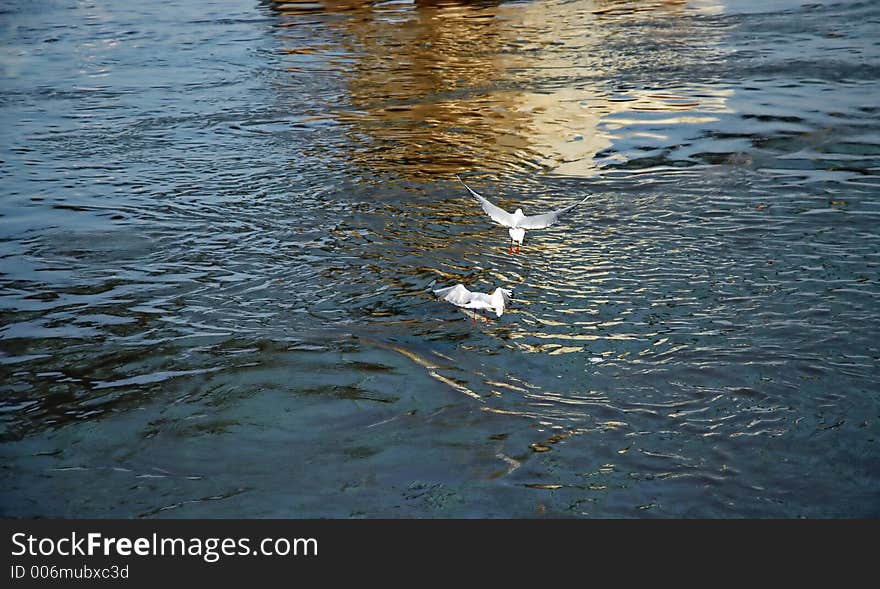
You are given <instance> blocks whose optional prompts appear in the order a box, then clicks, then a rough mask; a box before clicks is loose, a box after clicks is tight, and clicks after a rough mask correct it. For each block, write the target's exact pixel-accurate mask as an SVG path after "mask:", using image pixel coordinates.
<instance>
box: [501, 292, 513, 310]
mask: <svg viewBox="0 0 880 589" xmlns="http://www.w3.org/2000/svg"><path fill="white" fill-rule="evenodd" d="M501 296H502V297H503V298H504V306H505V307H506V306H507V305H509V304H510V297H511V296H513V292H512V291H510V290H508V289H506V288H502V289H501Z"/></svg>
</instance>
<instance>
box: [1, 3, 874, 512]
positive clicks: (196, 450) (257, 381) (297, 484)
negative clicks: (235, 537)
mask: <svg viewBox="0 0 880 589" xmlns="http://www.w3.org/2000/svg"><path fill="white" fill-rule="evenodd" d="M878 30H880V6H878V5H877V4H876V3H874V2H836V3H810V4H802V3H801V2H794V1H788V0H781V1H777V2H714V1H712V0H705V1H695V2H684V1H682V2H612V1H598V0H597V1H587V0H570V1H551V2H537V1H529V2H473V3H463V2H452V1H449V2H415V3H413V2H384V3H378V2H377V3H372V4H370V3H365V2H355V1H326V2H310V3H305V2H287V3H280V2H269V1H263V2H256V1H241V2H226V1H224V2H219V1H218V2H184V3H176V2H175V3H172V2H148V3H140V4H137V5H132V4H131V3H129V2H113V1H111V2H73V1H70V2H64V1H57V2H46V3H40V4H39V5H35V4H34V3H32V2H23V1H17V0H15V1H12V2H7V3H5V4H4V5H3V8H2V9H0V40H2V44H0V160H2V161H0V199H2V200H0V257H2V261H0V317H2V327H0V376H2V381H0V382H2V388H0V416H2V421H0V453H2V454H0V456H2V464H3V468H2V469H0V514H2V515H3V516H7V517H9V516H13V517H17V516H67V517H111V516H112V517H232V516H241V517H266V516H274V517H328V516H329V517H877V516H878V515H880V390H878V389H880V386H878V382H880V379H878V377H880V371H878V359H880V340H878V335H880V284H878V278H880V274H878V267H880V225H878V223H880V119H878V109H880V105H878V99H877V97H878V96H880V66H878V64H880V59H878V58H880V40H878V36H877V31H878ZM456 174H459V175H461V176H463V177H464V178H465V179H466V180H467V181H468V183H469V184H470V185H471V186H472V187H474V188H475V189H477V190H478V191H480V192H482V193H483V194H485V195H486V196H487V197H489V198H491V199H492V200H494V201H495V202H497V203H499V204H500V205H502V206H505V207H507V208H508V210H512V209H513V208H516V207H517V206H520V207H522V208H523V209H524V210H525V212H526V213H527V214H529V213H537V212H543V211H544V210H548V209H550V208H556V207H559V206H563V205H566V204H569V203H572V202H575V200H579V199H581V198H583V197H584V196H587V195H590V198H589V199H588V200H587V202H586V203H584V204H583V205H581V206H580V207H579V208H577V209H576V210H575V211H573V212H572V213H571V214H570V215H568V216H567V217H566V218H565V219H564V221H563V222H561V223H559V224H557V225H555V226H553V227H552V228H550V229H547V230H543V231H530V232H529V233H528V235H527V237H526V243H525V244H524V248H523V250H522V252H521V254H520V255H516V256H510V255H508V254H507V233H506V231H505V230H504V229H502V228H501V227H499V226H497V225H493V224H492V223H491V222H490V221H489V220H488V218H487V217H485V216H484V215H483V214H482V212H481V211H480V209H479V207H478V206H477V204H476V203H475V202H474V201H473V200H471V199H469V198H468V196H467V194H466V192H465V191H464V190H463V187H462V186H461V185H460V184H459V183H458V182H457V180H456V179H455V175H456ZM456 282H462V283H464V284H466V285H467V286H469V287H470V288H472V289H475V290H482V291H486V292H488V291H489V290H491V289H492V288H494V287H495V286H503V287H505V288H511V289H513V291H514V300H513V306H512V308H511V309H509V310H508V312H506V313H505V314H504V315H503V316H502V317H501V318H495V317H494V315H493V316H492V320H491V321H489V322H488V323H483V322H480V323H477V324H475V323H473V321H472V319H471V318H470V317H469V316H468V315H465V314H464V313H462V312H461V311H459V310H458V309H456V308H455V307H452V306H450V305H447V304H444V303H442V302H440V301H438V300H436V299H435V298H434V297H433V295H432V294H431V289H432V288H440V287H442V286H451V285H453V284H455V283H456Z"/></svg>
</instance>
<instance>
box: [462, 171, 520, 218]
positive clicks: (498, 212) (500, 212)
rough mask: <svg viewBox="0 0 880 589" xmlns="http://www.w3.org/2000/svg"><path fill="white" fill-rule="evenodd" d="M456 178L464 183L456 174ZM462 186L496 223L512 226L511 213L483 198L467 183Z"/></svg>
mask: <svg viewBox="0 0 880 589" xmlns="http://www.w3.org/2000/svg"><path fill="white" fill-rule="evenodd" d="M456 178H458V181H459V182H461V183H462V184H464V180H462V179H461V178H459V177H458V176H456ZM464 187H465V188H467V189H468V192H470V193H471V196H473V197H474V198H475V199H477V200H478V201H479V203H480V206H481V207H483V210H484V211H486V214H487V215H489V217H491V218H492V220H493V221H495V222H496V223H499V224H501V225H504V226H505V227H513V223H514V221H513V215H511V214H510V213H508V212H507V211H505V210H504V209H502V208H501V207H497V206H495V205H493V204H492V203H491V202H489V201H488V200H486V199H485V198H483V197H482V196H481V195H479V194H477V193H476V192H474V191H473V190H472V189H471V187H470V186H468V185H467V184H464Z"/></svg>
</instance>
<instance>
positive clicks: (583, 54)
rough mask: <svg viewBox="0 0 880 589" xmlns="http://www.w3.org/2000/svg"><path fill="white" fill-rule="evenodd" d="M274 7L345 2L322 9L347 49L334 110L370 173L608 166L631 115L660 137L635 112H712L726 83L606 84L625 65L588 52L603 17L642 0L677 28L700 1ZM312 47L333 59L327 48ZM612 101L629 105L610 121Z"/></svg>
mask: <svg viewBox="0 0 880 589" xmlns="http://www.w3.org/2000/svg"><path fill="white" fill-rule="evenodd" d="M274 7H275V8H276V10H277V11H279V12H280V13H281V14H283V15H285V16H286V17H287V19H286V20H285V21H284V24H285V25H287V26H291V27H295V26H296V23H297V22H298V21H297V19H299V18H306V17H305V16H303V15H304V14H313V13H314V12H316V11H325V12H331V13H332V12H342V14H341V15H339V14H335V15H332V16H333V18H332V19H330V18H329V16H328V24H327V26H328V27H332V28H333V30H334V32H336V33H337V34H338V37H337V38H338V39H339V41H338V47H336V51H337V52H339V53H342V54H344V55H345V59H340V60H337V61H335V62H334V65H335V67H336V68H337V69H338V71H337V73H338V75H339V76H340V77H341V78H342V80H343V84H344V88H345V93H346V96H345V98H344V100H343V101H341V102H343V103H342V104H339V105H338V107H337V108H336V109H335V112H334V113H333V117H334V118H335V120H337V121H338V122H341V123H344V125H345V126H346V129H347V130H348V132H347V141H348V144H349V145H348V150H349V152H350V153H349V155H350V160H351V161H352V162H354V163H356V164H358V165H359V166H361V167H363V168H364V169H365V170H369V171H374V172H391V173H394V174H396V175H399V176H403V177H408V178H417V177H426V176H427V177H436V176H451V175H452V174H455V173H461V172H467V171H473V170H491V171H494V172H495V173H496V174H499V175H501V176H508V177H510V176H512V177H520V178H522V177H524V176H529V175H533V174H534V173H535V172H536V171H539V172H544V173H553V174H559V175H566V176H579V177H593V176H596V175H597V174H599V173H600V172H601V171H602V168H603V166H605V165H607V163H608V160H603V159H597V158H596V156H597V154H600V152H602V151H603V150H605V149H607V148H608V147H610V146H611V145H612V143H613V135H612V133H613V132H614V131H616V130H617V129H620V128H621V127H632V128H631V129H627V130H626V133H628V135H627V136H628V137H630V138H633V137H635V138H637V137H639V136H640V134H644V135H642V136H644V137H646V138H649V139H650V136H651V135H652V134H653V135H655V136H656V135H658V134H657V132H656V131H651V132H647V131H643V130H640V129H639V125H640V122H641V121H643V120H644V119H643V118H642V117H643V115H640V114H639V113H649V112H657V111H660V112H666V113H669V115H670V116H669V117H668V118H666V119H665V120H662V121H660V122H659V124H661V125H662V124H664V123H668V124H669V125H675V124H680V123H684V124H688V123H699V122H705V121H707V120H712V114H711V113H713V112H720V111H724V110H725V106H724V102H725V96H724V95H723V93H719V92H718V91H715V90H709V89H707V88H702V87H701V88H695V89H690V90H683V91H676V92H670V91H662V90H659V89H651V90H647V89H638V88H628V89H627V90H626V91H625V92H619V91H617V92H615V91H612V90H610V89H609V88H610V87H611V86H613V80H614V77H615V68H616V67H623V66H625V65H626V64H624V63H619V64H617V63H613V62H612V63H608V62H607V60H606V62H600V61H591V60H590V58H589V56H590V55H592V54H593V53H595V52H596V49H597V48H599V47H601V46H602V44H603V43H605V42H606V41H607V40H608V39H607V38H606V35H608V34H609V33H608V32H607V27H605V26H603V20H604V19H608V18H626V17H627V14H629V13H632V12H638V11H642V12H644V11H649V12H651V13H652V17H656V19H658V20H661V19H680V20H681V23H682V25H681V26H687V22H688V21H687V19H686V18H684V17H683V16H682V15H683V13H684V12H686V10H687V9H693V8H694V7H696V8H697V9H698V10H701V11H702V10H707V11H711V10H712V5H711V3H707V2H696V3H685V2H651V3H632V2H594V1H591V0H580V1H576V2H567V3H558V2H533V3H524V4H523V3H516V4H500V3H496V2H481V3H464V2H414V3H413V2H396V3H395V2H387V3H375V4H373V3H365V2H353V1H325V2H311V3H305V2H284V3H276V4H275V5H274ZM310 18H311V17H310ZM655 34H663V35H665V34H668V33H667V32H664V33H655ZM660 41H664V39H660ZM706 41H707V42H711V41H712V40H711V39H707V40H706ZM299 42H301V40H300V41H299ZM670 42H674V38H672V39H670ZM319 49H320V50H321V51H325V52H326V53H327V54H328V59H329V60H331V61H333V59H334V57H333V50H328V48H327V47H326V46H322V47H320V48H319ZM292 51H296V49H293V50H292ZM299 51H302V49H299ZM697 94H698V95H699V96H697ZM621 113H631V114H632V115H633V116H632V117H631V118H626V117H624V118H620V119H618V120H613V121H609V120H608V118H609V116H610V115H619V114H621ZM652 123H653V126H654V127H656V126H657V125H658V121H657V120H656V119H653V120H652ZM603 124H607V125H609V126H608V127H607V128H606V127H605V126H603ZM655 139H660V137H655Z"/></svg>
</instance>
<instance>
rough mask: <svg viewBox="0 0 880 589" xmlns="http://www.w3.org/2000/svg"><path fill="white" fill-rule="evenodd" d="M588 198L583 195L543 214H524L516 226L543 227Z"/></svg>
mask: <svg viewBox="0 0 880 589" xmlns="http://www.w3.org/2000/svg"><path fill="white" fill-rule="evenodd" d="M588 198H590V197H589V196H585V197H584V200H582V201H580V202H576V203H574V204H573V205H568V206H567V207H563V208H561V209H559V210H556V211H550V212H549V213H544V214H543V215H532V216H526V217H524V218H523V219H522V221H520V222H519V223H518V224H517V226H518V227H522V228H523V229H544V228H545V227H549V226H550V225H552V224H553V223H555V222H556V221H558V220H559V216H560V215H562V214H563V213H567V212H568V211H570V210H571V209H573V208H575V207H576V206H578V205H579V204H583V203H584V202H585V201H586V200H587V199H588Z"/></svg>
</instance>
